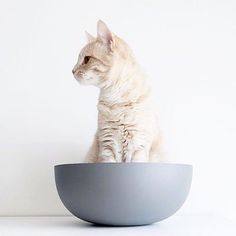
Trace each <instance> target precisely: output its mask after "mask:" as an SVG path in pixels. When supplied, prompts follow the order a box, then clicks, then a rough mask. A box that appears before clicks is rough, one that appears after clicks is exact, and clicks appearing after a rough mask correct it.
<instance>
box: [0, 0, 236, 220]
mask: <svg viewBox="0 0 236 236" xmlns="http://www.w3.org/2000/svg"><path fill="white" fill-rule="evenodd" d="M235 10H236V2H235V1H227V0H226V1H223V0H221V1H215V0H214V1H213V0H212V1H210V0H209V1H205V0H201V1H193V0H189V1H174V0H172V1H171V0H169V1H164V0H163V1H155V0H146V1H145V0H142V1H127V0H126V1H104V0H103V1H101V0H100V1H78V0H76V1H58V0H57V1H56V0H54V1H46V0H44V1H29V0H28V1H27V0H22V1H16V0H11V1H1V3H0V34H1V35H0V160H1V165H0V214H1V215H27V214H36V215H40V214H65V213H66V214H67V211H66V210H64V208H63V207H62V204H61V203H60V201H59V199H58V196H57V193H56V190H55V186H54V177H53V165H55V164H58V163H72V162H79V161H81V160H82V159H83V156H84V154H85V152H86V150H87V148H88V146H89V145H90V142H91V139H92V136H93V133H94V132H95V129H96V115H97V111H96V102H97V101H96V100H97V96H98V91H97V90H96V89H95V88H93V87H84V86H81V85H79V84H78V83H77V82H76V81H75V80H74V79H73V77H72V74H71V69H72V67H73V65H74V63H75V62H76V59H77V54H78V52H79V50H80V48H81V47H82V46H83V45H84V43H85V37H84V30H85V29H87V30H88V31H89V32H91V33H93V34H95V32H96V21H97V20H98V19H103V20H104V21H105V22H107V24H108V25H109V26H110V28H111V29H112V30H113V31H114V32H115V33H117V34H118V35H120V36H121V37H123V38H124V39H126V41H127V42H128V43H129V44H130V45H131V46H132V48H133V49H134V51H135V53H136V55H137V57H138V59H139V61H140V62H141V64H143V66H144V67H145V68H146V70H147V72H148V73H149V74H150V76H151V78H152V82H153V90H154V91H155V94H156V97H155V98H156V102H157V105H158V109H159V111H160V118H161V123H162V127H163V130H164V133H165V138H166V151H167V154H168V156H169V159H170V161H173V162H183V163H190V164H193V165H194V178H193V185H192V190H191V194H190V197H189V199H188V201H187V203H186V205H185V206H184V208H182V211H181V212H182V213H183V212H185V213H196V212H208V213H216V214H223V215H225V216H227V217H231V218H233V219H235V218H236V213H235V212H236V205H235V199H236V191H235V181H236V171H235V168H236V166H235V164H236V161H235V159H236V148H235V142H236V124H235V121H236V109H235V108H236V71H235V63H236V56H235V55H236V44H235V42H236V15H235Z"/></svg>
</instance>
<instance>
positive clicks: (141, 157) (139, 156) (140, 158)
mask: <svg viewBox="0 0 236 236" xmlns="http://www.w3.org/2000/svg"><path fill="white" fill-rule="evenodd" d="M131 162H148V155H147V152H146V150H145V149H140V150H136V151H134V153H133V155H132V157H131Z"/></svg>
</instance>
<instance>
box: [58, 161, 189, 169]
mask: <svg viewBox="0 0 236 236" xmlns="http://www.w3.org/2000/svg"><path fill="white" fill-rule="evenodd" d="M92 165H93V166H95V165H96V166H104V165H107V166H108V165H117V166H122V165H159V166H185V167H188V168H193V165H191V164H182V163H167V162H103V163H64V164H57V165H54V168H58V167H66V166H92Z"/></svg>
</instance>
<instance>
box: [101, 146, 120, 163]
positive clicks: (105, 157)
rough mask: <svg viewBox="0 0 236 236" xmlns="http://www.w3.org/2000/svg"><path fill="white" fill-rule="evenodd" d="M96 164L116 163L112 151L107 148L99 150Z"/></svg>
mask: <svg viewBox="0 0 236 236" xmlns="http://www.w3.org/2000/svg"><path fill="white" fill-rule="evenodd" d="M98 162H116V159H115V155H114V153H113V151H112V150H111V149H109V148H104V147H102V148H100V150H99V154H98Z"/></svg>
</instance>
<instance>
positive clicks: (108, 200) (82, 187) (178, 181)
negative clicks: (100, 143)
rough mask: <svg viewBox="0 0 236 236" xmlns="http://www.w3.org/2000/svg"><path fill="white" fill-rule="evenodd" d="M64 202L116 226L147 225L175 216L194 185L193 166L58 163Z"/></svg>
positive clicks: (77, 213) (90, 217) (76, 212)
mask: <svg viewBox="0 0 236 236" xmlns="http://www.w3.org/2000/svg"><path fill="white" fill-rule="evenodd" d="M55 180H56V186H57V190H58V193H59V196H60V198H61V200H62V202H63V204H64V205H65V207H66V208H67V209H68V210H69V211H70V212H71V213H72V214H73V215H75V216H77V217H78V218H80V219H82V220H85V221H88V222H91V223H95V224H105V225H114V226H131V225H145V224H151V223H154V222H157V221H161V220H163V219H165V218H167V217H169V216H171V215H173V214H174V213H175V212H176V211H177V210H178V209H179V208H180V207H181V206H182V205H183V203H184V201H185V200H186V198H187V195H188V193H189V190H190V186H191V180H192V166H190V165H183V164H164V163H163V164H160V163H96V164H65V165H57V166H55Z"/></svg>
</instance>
